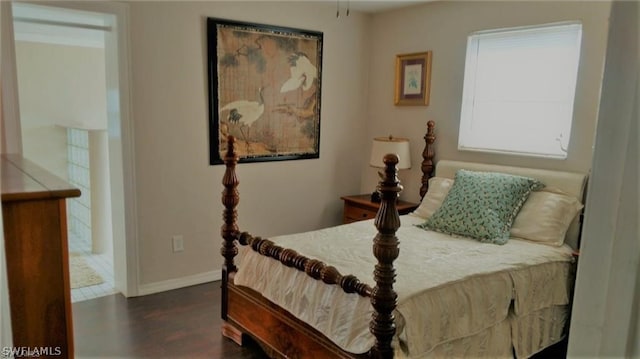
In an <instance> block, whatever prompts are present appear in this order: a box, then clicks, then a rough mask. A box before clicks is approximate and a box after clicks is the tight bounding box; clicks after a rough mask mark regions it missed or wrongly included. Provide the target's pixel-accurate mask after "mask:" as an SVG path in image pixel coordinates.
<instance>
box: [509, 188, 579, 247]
mask: <svg viewBox="0 0 640 359" xmlns="http://www.w3.org/2000/svg"><path fill="white" fill-rule="evenodd" d="M582 207H584V206H583V205H582V203H580V201H579V200H578V199H577V198H575V197H572V196H570V195H567V194H564V193H563V192H561V191H559V190H554V189H547V188H545V189H543V190H541V191H534V192H531V194H530V195H529V198H528V199H527V201H526V202H525V203H524V205H523V206H522V209H520V212H519V213H518V215H517V216H516V219H515V221H514V222H513V226H512V227H511V236H512V237H515V238H521V239H526V240H530V241H534V242H539V243H542V244H548V245H552V246H558V247H559V246H561V245H562V244H563V243H564V238H565V235H566V234H567V230H568V229H569V226H570V225H571V223H572V222H573V220H574V218H576V216H577V215H578V213H579V212H580V210H581V209H582Z"/></svg>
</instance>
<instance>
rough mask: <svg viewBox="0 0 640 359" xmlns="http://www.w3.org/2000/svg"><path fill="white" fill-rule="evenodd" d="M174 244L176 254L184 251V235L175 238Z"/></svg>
mask: <svg viewBox="0 0 640 359" xmlns="http://www.w3.org/2000/svg"><path fill="white" fill-rule="evenodd" d="M172 243H173V251H174V252H182V251H184V238H183V237H182V235H175V236H173V238H172Z"/></svg>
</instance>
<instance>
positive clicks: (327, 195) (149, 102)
mask: <svg viewBox="0 0 640 359" xmlns="http://www.w3.org/2000/svg"><path fill="white" fill-rule="evenodd" d="M208 16H210V17H218V18H225V19H232V20H241V21H249V22H257V23H266V24H275V25H280V26H288V27H294V28H301V29H309V30H315V31H322V32H323V33H324V53H323V64H322V70H323V77H322V108H321V116H322V118H321V125H320V128H321V136H320V141H321V142H320V158H319V159H313V160H298V161H284V162H271V163H268V162H263V163H253V164H243V165H240V166H239V168H238V172H239V178H240V182H241V184H240V196H241V200H240V206H239V214H240V225H241V229H243V230H247V231H250V232H252V233H255V234H260V235H266V236H269V235H277V234H284V233H290V232H298V231H306V230H311V229H317V228H320V227H325V226H329V225H335V224H337V223H339V222H340V220H341V206H342V202H341V201H340V199H339V197H340V196H341V195H345V194H353V193H358V191H359V188H360V174H361V162H362V159H363V158H364V157H365V156H366V155H365V150H364V147H366V146H365V142H366V141H365V140H366V136H364V132H363V131H364V130H363V128H364V127H365V126H366V121H367V113H368V110H367V96H366V93H367V91H366V89H367V86H368V78H367V74H368V71H367V70H368V68H367V66H368V63H369V57H368V54H369V50H370V48H369V43H370V39H372V37H371V36H370V34H369V32H368V30H369V25H370V24H369V18H368V17H367V16H363V15H361V14H358V13H355V12H352V13H351V16H349V17H348V18H347V17H340V18H339V19H337V18H336V16H335V4H330V3H326V2H325V3H307V2H305V3H299V2H282V3H273V2H268V3H264V2H256V3H249V2H154V3H151V2H135V1H134V2H131V3H130V26H131V31H130V32H131V61H132V65H131V73H132V76H133V79H132V99H133V105H132V108H133V119H132V122H133V123H134V131H135V163H136V188H137V198H136V199H137V213H138V217H137V220H138V223H137V225H138V240H139V243H138V248H139V268H140V283H141V285H142V287H143V290H142V292H143V293H144V292H147V291H149V290H145V287H147V288H149V287H150V286H152V285H153V284H154V283H156V284H157V283H161V282H167V281H170V280H171V279H178V278H181V277H188V276H198V275H201V274H203V273H204V274H206V273H211V272H213V271H219V270H220V268H221V265H222V260H221V257H220V255H219V251H220V244H221V238H220V234H219V232H220V227H221V225H222V220H221V213H222V205H221V202H220V193H221V191H222V186H221V184H220V182H221V179H222V174H223V170H224V168H223V167H222V166H210V165H209V164H208V160H209V159H208V140H209V139H208V118H209V117H208V109H207V108H208V102H207V95H208V93H207V71H206V61H207V56H206V36H205V33H206V22H205V20H206V17H208ZM175 234H182V235H183V236H184V252H179V253H173V252H172V248H171V237H172V235H175ZM156 287H157V286H156Z"/></svg>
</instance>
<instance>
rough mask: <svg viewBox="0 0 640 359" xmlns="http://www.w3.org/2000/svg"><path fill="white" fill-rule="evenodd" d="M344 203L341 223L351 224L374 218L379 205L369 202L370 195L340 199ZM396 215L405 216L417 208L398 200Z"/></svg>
mask: <svg viewBox="0 0 640 359" xmlns="http://www.w3.org/2000/svg"><path fill="white" fill-rule="evenodd" d="M340 199H342V200H343V201H344V215H343V218H342V221H343V223H351V222H356V221H362V220H365V219H371V218H375V216H376V213H378V209H379V208H380V203H374V202H371V195H370V194H360V195H355V196H343V197H340ZM396 206H397V208H398V213H400V214H401V215H402V214H407V213H410V212H412V211H413V210H414V209H416V208H417V207H418V204H417V203H411V202H405V201H401V200H398V202H397V203H396Z"/></svg>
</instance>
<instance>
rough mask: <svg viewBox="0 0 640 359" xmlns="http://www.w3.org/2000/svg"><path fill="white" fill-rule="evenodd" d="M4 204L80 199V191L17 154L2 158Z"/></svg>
mask: <svg viewBox="0 0 640 359" xmlns="http://www.w3.org/2000/svg"><path fill="white" fill-rule="evenodd" d="M0 161H1V164H0V174H1V175H2V181H1V182H2V202H12V201H24V200H34V199H45V198H66V197H79V196H80V190H79V189H77V188H75V187H73V186H71V185H70V184H69V183H67V182H66V181H64V180H62V179H61V178H59V177H57V176H55V175H53V174H52V173H51V172H49V171H47V170H45V169H44V168H42V167H40V166H38V165H36V164H35V163H33V162H31V161H29V160H27V159H25V158H24V157H22V156H21V155H17V154H3V155H2V156H1V157H0Z"/></svg>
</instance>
